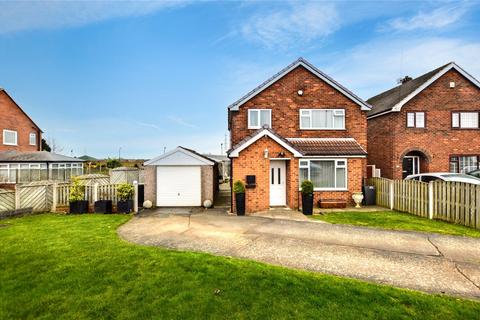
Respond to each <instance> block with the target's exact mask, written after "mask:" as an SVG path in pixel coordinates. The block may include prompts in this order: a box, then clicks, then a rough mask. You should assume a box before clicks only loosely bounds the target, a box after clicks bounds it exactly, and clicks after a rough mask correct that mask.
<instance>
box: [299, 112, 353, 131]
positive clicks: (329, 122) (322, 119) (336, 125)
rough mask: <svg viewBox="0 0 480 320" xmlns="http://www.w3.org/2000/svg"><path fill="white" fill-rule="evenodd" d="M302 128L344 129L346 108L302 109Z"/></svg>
mask: <svg viewBox="0 0 480 320" xmlns="http://www.w3.org/2000/svg"><path fill="white" fill-rule="evenodd" d="M300 129H302V130H344V129H345V109H300Z"/></svg>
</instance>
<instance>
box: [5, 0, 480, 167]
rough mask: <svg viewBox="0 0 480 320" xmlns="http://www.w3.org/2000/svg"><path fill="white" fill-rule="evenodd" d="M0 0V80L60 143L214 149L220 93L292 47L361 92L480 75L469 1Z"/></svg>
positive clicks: (242, 84) (478, 7)
mask: <svg viewBox="0 0 480 320" xmlns="http://www.w3.org/2000/svg"><path fill="white" fill-rule="evenodd" d="M0 2H1V3H0V4H1V6H2V10H1V11H0V61H2V66H1V69H0V87H3V88H5V89H6V90H7V91H8V92H9V93H10V94H11V96H12V97H13V98H14V99H15V100H16V101H17V102H18V103H19V104H20V105H21V106H22V107H23V108H24V109H25V110H26V111H27V112H28V113H29V114H30V115H31V116H32V118H33V119H34V120H35V121H36V122H37V123H38V125H39V126H40V127H41V128H42V129H43V130H44V131H45V136H46V137H47V138H48V139H49V140H52V139H54V140H55V143H56V144H57V145H58V146H59V147H60V149H63V150H62V153H64V154H67V155H70V154H73V155H76V156H80V155H82V154H85V153H87V154H89V155H92V156H95V157H107V156H117V155H118V149H119V148H120V147H121V148H122V157H129V158H150V157H154V156H156V155H158V154H161V153H162V152H163V149H164V148H167V150H168V149H171V148H174V147H175V146H177V145H183V146H186V147H190V148H194V149H196V150H198V151H201V152H212V153H219V152H220V144H221V143H222V142H223V141H224V136H225V134H226V133H228V131H227V112H226V108H227V106H228V105H229V104H230V103H232V102H234V101H235V100H237V99H238V98H240V97H241V96H242V95H244V94H245V93H246V92H248V91H249V90H251V89H252V88H254V87H255V86H257V85H258V84H259V83H261V82H262V81H263V80H265V79H266V78H268V77H270V76H271V75H272V74H274V73H276V72H277V71H278V70H280V69H281V68H283V67H284V66H285V65H287V64H289V63H290V62H292V61H293V60H295V59H296V58H298V57H300V56H302V57H304V58H306V59H307V60H309V61H310V62H312V63H313V64H315V65H316V66H317V67H318V68H320V69H321V70H322V71H324V72H326V73H327V74H329V75H330V76H332V77H333V78H335V79H336V80H337V81H339V82H341V83H342V84H344V85H345V86H346V87H347V88H349V89H350V90H352V91H353V92H355V93H356V94H358V95H359V96H361V97H362V98H365V99H367V98H369V97H370V96H372V95H374V94H376V93H378V92H380V91H382V90H385V89H388V88H390V87H391V86H394V85H395V81H396V79H398V78H400V77H401V76H404V75H411V76H418V75H420V74H422V73H424V72H427V71H429V70H431V69H433V68H436V67H438V66H440V65H442V64H445V63H447V62H449V61H456V62H457V63H458V64H460V65H461V66H462V67H463V68H465V69H466V70H467V71H468V72H470V73H471V74H472V75H473V76H475V77H476V78H480V63H479V58H480V31H479V30H480V3H479V2H459V1H456V2H448V1H444V2H439V1H426V2H392V1H389V2H359V1H355V2H297V1H288V2H278V1H276V2H266V1H244V2H233V1H231V2H207V1H203V2H195V1H192V2H190V1H170V2H165V1H164V2H148V1H144V2H130V1H122V2H119V1H116V2H113V1H110V2H108V1H105V2H99V1H95V2H93V1H68V2H66V1H63V2H56V1H35V2H25V1H22V2H18V1H17V2H3V1H0Z"/></svg>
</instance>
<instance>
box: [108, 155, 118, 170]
mask: <svg viewBox="0 0 480 320" xmlns="http://www.w3.org/2000/svg"><path fill="white" fill-rule="evenodd" d="M121 166H122V163H121V162H120V160H118V159H111V158H108V159H107V168H110V169H113V168H117V167H121Z"/></svg>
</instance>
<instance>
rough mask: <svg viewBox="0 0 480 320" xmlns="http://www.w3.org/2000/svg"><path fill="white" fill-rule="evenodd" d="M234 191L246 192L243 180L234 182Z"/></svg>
mask: <svg viewBox="0 0 480 320" xmlns="http://www.w3.org/2000/svg"><path fill="white" fill-rule="evenodd" d="M233 192H234V193H245V185H244V184H243V182H242V181H240V180H237V181H235V183H234V184H233Z"/></svg>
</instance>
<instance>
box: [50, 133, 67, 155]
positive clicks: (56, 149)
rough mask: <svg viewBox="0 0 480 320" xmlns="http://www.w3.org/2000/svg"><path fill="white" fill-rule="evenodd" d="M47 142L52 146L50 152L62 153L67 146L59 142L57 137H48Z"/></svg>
mask: <svg viewBox="0 0 480 320" xmlns="http://www.w3.org/2000/svg"><path fill="white" fill-rule="evenodd" d="M46 143H47V144H48V146H49V147H50V152H53V153H61V152H62V151H63V149H65V147H63V146H61V145H59V144H58V143H57V140H55V138H51V137H48V138H47V140H46Z"/></svg>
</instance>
